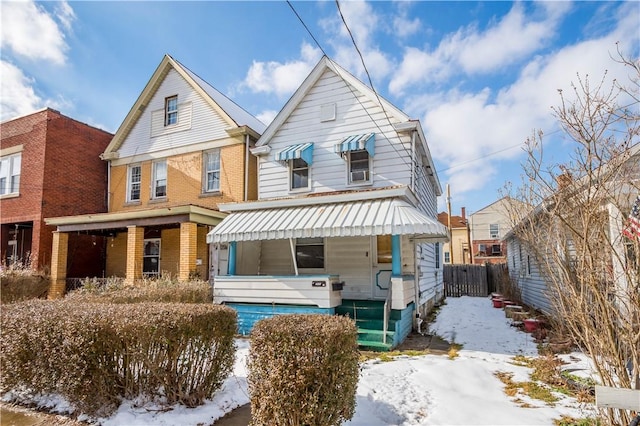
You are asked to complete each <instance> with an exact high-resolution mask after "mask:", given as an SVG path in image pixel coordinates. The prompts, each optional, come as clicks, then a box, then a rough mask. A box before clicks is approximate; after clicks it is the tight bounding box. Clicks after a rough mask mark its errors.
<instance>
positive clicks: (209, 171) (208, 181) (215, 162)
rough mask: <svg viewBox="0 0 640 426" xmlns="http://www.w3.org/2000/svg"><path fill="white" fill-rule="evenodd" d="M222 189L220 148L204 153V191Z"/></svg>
mask: <svg viewBox="0 0 640 426" xmlns="http://www.w3.org/2000/svg"><path fill="white" fill-rule="evenodd" d="M218 191H220V150H219V149H215V150H213V151H208V152H205V153H204V192H218Z"/></svg>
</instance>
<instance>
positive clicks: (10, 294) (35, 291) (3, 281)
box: [0, 270, 49, 303]
mask: <svg viewBox="0 0 640 426" xmlns="http://www.w3.org/2000/svg"><path fill="white" fill-rule="evenodd" d="M0 286H1V288H0V301H1V303H14V302H19V301H23V300H28V299H43V298H46V297H47V292H48V291H49V277H48V276H46V275H44V274H41V273H38V272H35V271H29V272H28V273H27V272H26V271H20V272H16V271H15V270H3V271H2V273H0Z"/></svg>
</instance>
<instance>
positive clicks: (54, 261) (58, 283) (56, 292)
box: [47, 231, 69, 299]
mask: <svg viewBox="0 0 640 426" xmlns="http://www.w3.org/2000/svg"><path fill="white" fill-rule="evenodd" d="M68 252H69V234H67V233H66V232H59V231H54V232H53V243H52V247H51V283H50V284H49V293H48V295H47V298H48V299H60V298H62V297H64V293H65V292H66V290H67V255H68Z"/></svg>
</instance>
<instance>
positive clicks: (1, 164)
mask: <svg viewBox="0 0 640 426" xmlns="http://www.w3.org/2000/svg"><path fill="white" fill-rule="evenodd" d="M21 163H22V153H18V154H13V155H7V156H5V157H2V158H1V159H0V195H6V194H18V193H19V192H20V166H21Z"/></svg>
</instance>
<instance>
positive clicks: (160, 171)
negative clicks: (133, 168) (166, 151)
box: [151, 160, 167, 198]
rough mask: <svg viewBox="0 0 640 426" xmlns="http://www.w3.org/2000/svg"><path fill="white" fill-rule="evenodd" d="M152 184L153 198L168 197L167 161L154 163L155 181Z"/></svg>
mask: <svg viewBox="0 0 640 426" xmlns="http://www.w3.org/2000/svg"><path fill="white" fill-rule="evenodd" d="M151 183H152V185H151V198H164V197H166V196H167V160H162V161H156V162H154V163H153V179H152V180H151Z"/></svg>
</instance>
